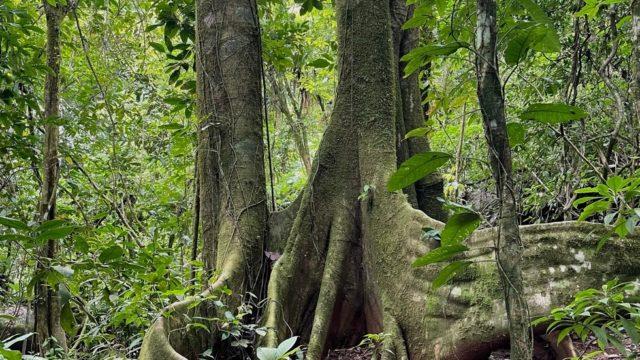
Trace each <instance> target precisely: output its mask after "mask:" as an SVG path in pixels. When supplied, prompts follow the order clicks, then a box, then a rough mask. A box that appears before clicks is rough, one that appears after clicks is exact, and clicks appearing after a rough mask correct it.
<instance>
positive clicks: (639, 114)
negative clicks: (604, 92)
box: [631, 0, 640, 128]
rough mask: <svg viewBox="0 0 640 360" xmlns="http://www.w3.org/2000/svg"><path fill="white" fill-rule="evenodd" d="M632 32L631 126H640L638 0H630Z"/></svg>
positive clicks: (639, 26)
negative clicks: (632, 120)
mask: <svg viewBox="0 0 640 360" xmlns="http://www.w3.org/2000/svg"><path fill="white" fill-rule="evenodd" d="M631 18H632V20H631V24H632V25H631V26H632V29H633V32H632V44H633V47H632V49H633V50H632V76H633V80H632V84H631V89H632V98H631V101H632V104H633V110H634V114H633V116H634V117H635V122H633V126H634V127H636V128H638V127H640V0H633V1H632V2H631Z"/></svg>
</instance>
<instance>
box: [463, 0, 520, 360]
mask: <svg viewBox="0 0 640 360" xmlns="http://www.w3.org/2000/svg"><path fill="white" fill-rule="evenodd" d="M496 17H497V13H496V2H495V0H478V1H477V21H478V23H477V27H476V37H475V39H476V40H475V41H476V44H475V48H476V72H477V78H478V100H479V103H480V109H481V112H482V119H483V124H484V131H485V137H486V140H487V144H488V147H489V160H490V164H491V169H492V172H493V178H494V180H495V182H496V192H497V196H498V198H499V199H500V214H499V235H498V238H497V243H496V258H497V261H498V268H499V269H500V270H501V271H500V275H501V276H500V278H501V280H502V286H503V290H504V300H505V305H506V310H507V316H508V319H509V334H510V338H511V358H512V359H514V360H529V359H531V358H532V350H533V349H532V346H531V344H532V343H531V339H530V330H529V322H530V320H529V313H528V308H527V303H526V299H524V296H523V294H524V293H523V288H524V286H523V280H522V269H521V262H522V257H523V252H524V248H523V245H522V242H521V239H520V231H519V229H518V218H517V203H516V193H515V192H516V189H515V188H514V182H513V178H512V164H511V149H510V148H509V139H508V135H507V124H506V115H505V104H504V96H503V94H502V84H501V82H500V77H499V72H498V54H497V19H496Z"/></svg>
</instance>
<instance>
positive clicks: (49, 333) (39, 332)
mask: <svg viewBox="0 0 640 360" xmlns="http://www.w3.org/2000/svg"><path fill="white" fill-rule="evenodd" d="M43 6H44V9H45V16H46V19H47V49H46V52H47V66H48V67H49V71H48V72H47V75H46V79H45V85H44V116H45V119H46V121H47V124H46V125H45V132H44V147H43V149H44V151H43V154H44V159H43V180H42V187H41V189H40V202H39V204H38V218H39V221H46V220H53V219H54V218H55V216H56V193H57V188H58V178H59V170H60V164H59V159H58V142H59V137H60V129H59V128H58V125H57V124H56V122H57V120H58V118H59V116H60V97H59V90H58V88H59V84H60V23H61V22H62V19H63V18H64V16H65V14H66V12H67V9H66V7H63V6H62V5H58V6H52V5H50V4H49V2H48V1H43ZM57 252H58V245H57V243H56V242H55V241H54V240H48V241H47V243H46V244H45V245H44V246H42V247H41V248H40V249H38V262H37V266H36V268H37V269H36V273H37V274H42V273H43V272H45V271H48V270H50V266H51V265H50V262H51V259H53V258H55V257H56V254H57ZM34 312H35V332H36V342H35V344H36V347H37V348H36V350H37V351H38V352H39V353H41V354H44V353H45V351H46V349H45V346H44V343H45V342H46V341H47V340H48V339H49V338H55V340H56V341H57V346H60V347H62V348H63V349H64V350H65V351H66V349H67V340H66V336H65V333H64V330H63V329H62V326H61V325H60V312H61V307H60V295H59V293H58V289H57V286H56V287H52V286H50V285H48V284H46V282H44V281H37V282H36V284H35V295H34ZM50 345H52V344H50Z"/></svg>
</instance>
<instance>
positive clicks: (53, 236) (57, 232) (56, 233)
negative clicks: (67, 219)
mask: <svg viewBox="0 0 640 360" xmlns="http://www.w3.org/2000/svg"><path fill="white" fill-rule="evenodd" d="M76 229H77V228H76V227H75V226H63V227H57V228H52V229H47V230H45V231H43V232H41V233H40V234H39V235H38V237H37V239H38V240H41V241H42V240H58V239H62V238H65V237H66V236H67V235H69V234H71V233H72V232H73V231H74V230H76Z"/></svg>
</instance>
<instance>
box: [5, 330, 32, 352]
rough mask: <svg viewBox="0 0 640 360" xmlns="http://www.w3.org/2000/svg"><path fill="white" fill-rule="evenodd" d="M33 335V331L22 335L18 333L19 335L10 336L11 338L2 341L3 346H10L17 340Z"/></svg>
mask: <svg viewBox="0 0 640 360" xmlns="http://www.w3.org/2000/svg"><path fill="white" fill-rule="evenodd" d="M33 335H35V333H32V332H30V333H27V334H24V335H20V336H16V337H12V338H10V340H8V341H5V342H4V346H6V347H10V346H12V345H13V344H17V343H19V342H22V341H25V340H27V339H28V338H30V337H31V336H33ZM0 348H1V347H0ZM0 354H1V353H0Z"/></svg>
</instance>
